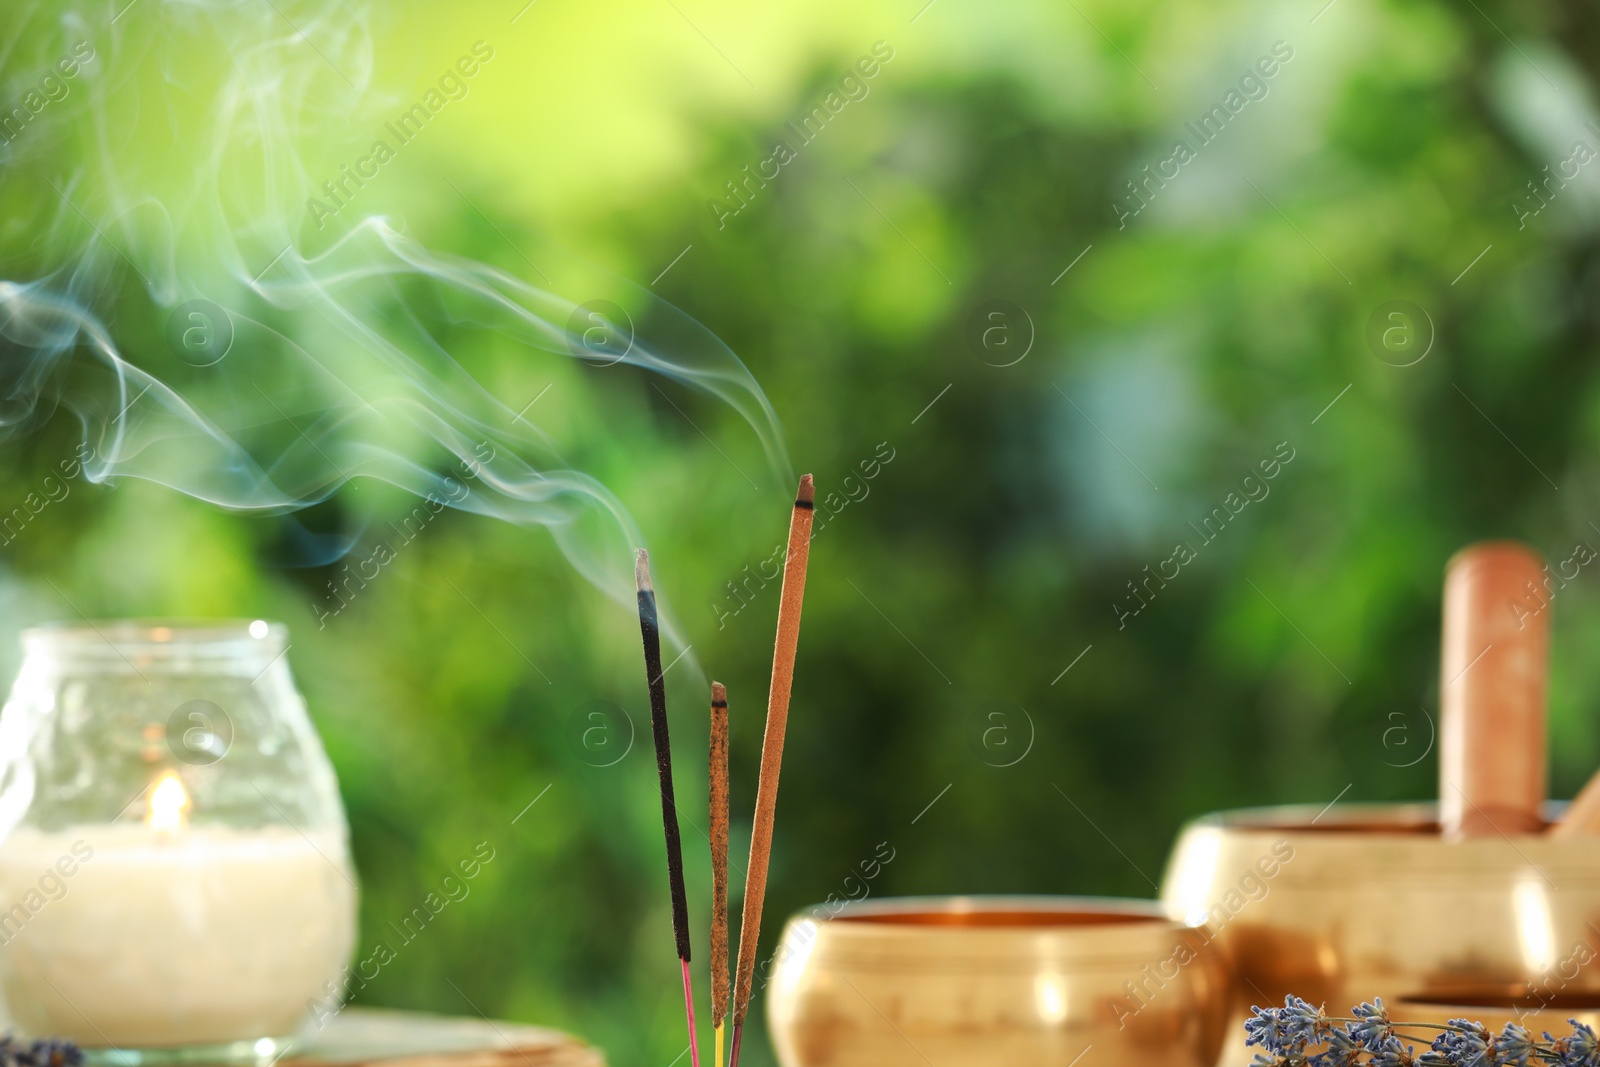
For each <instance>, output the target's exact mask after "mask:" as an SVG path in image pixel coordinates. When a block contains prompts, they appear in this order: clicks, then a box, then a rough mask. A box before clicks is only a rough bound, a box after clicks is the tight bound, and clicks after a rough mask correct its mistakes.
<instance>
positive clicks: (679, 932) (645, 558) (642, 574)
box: [633, 548, 700, 1067]
mask: <svg viewBox="0 0 1600 1067" xmlns="http://www.w3.org/2000/svg"><path fill="white" fill-rule="evenodd" d="M633 576H634V581H635V582H636V583H637V585H638V587H639V632H640V634H641V635H642V636H643V637H644V673H645V678H646V680H647V681H648V682H649V684H650V731H651V734H652V735H653V736H654V738H655V743H656V770H657V771H658V772H659V774H660V776H661V823H662V826H663V828H664V829H665V830H666V836H667V879H668V881H669V882H670V883H671V886H672V933H673V935H674V936H675V937H676V938H677V940H678V962H679V963H681V964H682V965H683V1009H684V1012H685V1013H686V1014H687V1015H688V1018H689V1050H690V1052H691V1053H692V1057H691V1058H692V1059H693V1061H694V1067H700V1046H699V1045H698V1044H697V1043H696V1042H695V1035H694V990H693V988H692V987H691V985H690V982H689V901H688V898H687V896H686V895H685V894H684V891H683V842H682V841H680V840H679V838H678V805H677V801H676V800H675V799H674V797H673V794H672V741H671V740H670V739H669V738H668V737H667V687H666V683H665V682H663V681H662V678H661V674H662V671H661V626H660V623H659V621H658V620H657V618H656V593H655V589H654V587H652V586H651V584H650V556H649V554H648V553H647V552H645V550H644V549H642V548H641V549H639V551H638V554H637V556H636V557H635V563H634V571H633Z"/></svg>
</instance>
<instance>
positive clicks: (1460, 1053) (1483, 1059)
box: [1433, 1019, 1490, 1067]
mask: <svg viewBox="0 0 1600 1067" xmlns="http://www.w3.org/2000/svg"><path fill="white" fill-rule="evenodd" d="M1450 1026H1452V1027H1453V1028H1454V1029H1450V1030H1446V1031H1445V1032H1444V1033H1442V1034H1440V1035H1439V1036H1438V1037H1436V1038H1434V1039H1433V1050H1434V1051H1435V1052H1437V1053H1439V1054H1440V1055H1441V1056H1442V1057H1444V1059H1445V1061H1446V1062H1447V1063H1449V1064H1450V1065H1451V1067H1490V1060H1489V1044H1490V1037H1489V1031H1488V1029H1487V1028H1486V1027H1485V1026H1484V1025H1483V1024H1482V1023H1475V1022H1473V1021H1471V1020H1470V1019H1451V1020H1450Z"/></svg>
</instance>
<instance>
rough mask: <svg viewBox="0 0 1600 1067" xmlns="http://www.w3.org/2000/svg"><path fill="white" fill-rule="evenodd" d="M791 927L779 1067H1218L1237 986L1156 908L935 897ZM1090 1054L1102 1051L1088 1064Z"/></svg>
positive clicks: (853, 909) (777, 1027)
mask: <svg viewBox="0 0 1600 1067" xmlns="http://www.w3.org/2000/svg"><path fill="white" fill-rule="evenodd" d="M821 910H822V909H820V908H818V909H812V912H811V913H807V912H802V913H800V914H798V915H796V916H795V917H794V918H792V919H790V920H789V924H788V926H787V927H786V928H785V929H784V934H783V940H782V942H781V943H780V945H779V947H778V952H777V954H776V956H775V957H774V962H773V965H772V967H771V968H770V973H771V975H772V982H771V985H770V987H769V988H768V990H767V1017H768V1022H769V1025H770V1028H771V1031H772V1037H773V1042H774V1044H775V1045H776V1046H777V1050H778V1062H779V1063H781V1064H782V1065H783V1067H927V1064H929V1063H935V1062H936V1063H948V1064H957V1063H959V1064H961V1065H962V1067H1002V1065H1004V1067H1015V1065H1016V1064H1029V1065H1030V1067H1031V1065H1057V1067H1067V1065H1068V1064H1072V1063H1076V1062H1077V1061H1078V1058H1079V1057H1080V1056H1081V1057H1083V1060H1082V1063H1081V1065H1080V1067H1212V1065H1213V1064H1214V1063H1215V1062H1216V1058H1217V1052H1218V1050H1219V1049H1220V1047H1221V1044H1222V1039H1223V1032H1222V1027H1223V1025H1224V1024H1225V1021H1226V1017H1227V1013H1228V1009H1229V997H1228V988H1229V981H1228V975H1227V972H1226V970H1225V968H1224V966H1223V963H1222V957H1221V955H1220V953H1218V952H1217V951H1216V949H1215V948H1214V947H1213V945H1212V944H1211V938H1210V935H1209V934H1208V932H1207V931H1206V930H1205V929H1203V928H1196V927H1194V926H1189V925H1185V924H1183V923H1180V922H1174V921H1172V920H1170V919H1168V918H1167V917H1166V916H1165V914H1164V912H1163V911H1162V910H1161V908H1160V906H1159V905H1157V904H1155V903H1154V902H1143V901H1118V900H1103V899H1091V898H1075V897H926V898H905V899H898V900H884V901H877V902H872V903H861V904H852V905H847V906H846V907H845V908H844V909H843V910H841V911H840V912H839V913H838V914H837V915H835V916H833V917H831V918H821V919H819V918H815V917H813V915H814V914H815V913H818V912H820V911H821ZM1091 1050H1092V1051H1091Z"/></svg>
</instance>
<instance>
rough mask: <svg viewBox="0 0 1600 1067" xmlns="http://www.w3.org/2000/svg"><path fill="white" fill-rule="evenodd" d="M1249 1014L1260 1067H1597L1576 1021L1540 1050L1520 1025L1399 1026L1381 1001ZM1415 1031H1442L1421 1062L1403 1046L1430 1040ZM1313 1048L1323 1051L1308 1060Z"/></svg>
mask: <svg viewBox="0 0 1600 1067" xmlns="http://www.w3.org/2000/svg"><path fill="white" fill-rule="evenodd" d="M1251 1014H1252V1017H1251V1018H1250V1019H1248V1020H1246V1021H1245V1034H1246V1040H1245V1044H1246V1045H1259V1046H1261V1047H1262V1048H1263V1049H1265V1050H1266V1053H1267V1054H1266V1055H1258V1056H1257V1057H1256V1061H1255V1067H1600V1039H1597V1037H1596V1035H1595V1032H1594V1030H1593V1029H1592V1028H1590V1027H1588V1026H1586V1025H1584V1024H1583V1023H1580V1022H1578V1021H1577V1020H1576V1019H1571V1020H1568V1021H1569V1022H1570V1023H1571V1024H1572V1028H1573V1032H1572V1033H1571V1034H1570V1035H1568V1036H1565V1037H1561V1038H1556V1037H1552V1036H1551V1035H1550V1034H1549V1033H1548V1032H1547V1033H1545V1034H1544V1038H1545V1042H1546V1043H1541V1042H1539V1041H1536V1040H1534V1038H1533V1035H1532V1034H1531V1033H1530V1032H1529V1031H1528V1029H1527V1028H1526V1027H1523V1026H1519V1025H1517V1024H1516V1023H1507V1024H1506V1026H1505V1028H1504V1029H1503V1030H1501V1032H1500V1033H1499V1034H1498V1035H1495V1034H1491V1033H1490V1031H1489V1028H1488V1027H1486V1026H1484V1025H1483V1024H1482V1023H1480V1022H1474V1021H1472V1020H1470V1019H1451V1020H1449V1022H1448V1023H1446V1024H1444V1025H1440V1024H1438V1023H1421V1022H1396V1021H1395V1020H1394V1019H1393V1018H1392V1017H1391V1016H1390V1015H1389V1011H1388V1009H1387V1008H1385V1007H1384V1005H1383V1001H1382V1000H1381V999H1379V998H1376V997H1375V998H1373V1000H1372V1002H1371V1003H1369V1004H1359V1005H1357V1006H1356V1007H1355V1008H1353V1009H1351V1015H1350V1017H1348V1018H1346V1017H1340V1016H1330V1015H1328V1014H1327V1013H1326V1012H1325V1011H1324V1010H1323V1009H1322V1008H1315V1007H1312V1006H1311V1004H1310V1003H1308V1002H1307V1001H1305V1000H1303V999H1301V998H1299V997H1296V996H1289V997H1286V998H1284V1002H1283V1007H1281V1008H1261V1007H1254V1008H1252V1009H1251ZM1339 1024H1343V1025H1342V1026H1340V1025H1339ZM1417 1028H1421V1029H1428V1030H1438V1031H1440V1033H1439V1035H1438V1036H1437V1037H1435V1038H1434V1039H1433V1042H1432V1044H1431V1046H1430V1047H1429V1048H1428V1050H1427V1051H1425V1052H1423V1053H1421V1054H1420V1055H1418V1054H1417V1052H1416V1046H1415V1045H1409V1044H1407V1043H1406V1042H1407V1040H1411V1041H1421V1040H1425V1039H1424V1038H1420V1037H1418V1036H1416V1035H1414V1034H1409V1033H1406V1032H1404V1031H1406V1030H1409V1029H1417ZM1310 1046H1322V1049H1323V1050H1322V1051H1320V1052H1316V1053H1312V1054H1308V1053H1307V1052H1306V1049H1307V1048H1308V1047H1310Z"/></svg>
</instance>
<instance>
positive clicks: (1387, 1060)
mask: <svg viewBox="0 0 1600 1067" xmlns="http://www.w3.org/2000/svg"><path fill="white" fill-rule="evenodd" d="M1379 1010H1382V1009H1381V1008H1380V1009H1379ZM1367 1048H1368V1049H1370V1050H1371V1052H1372V1056H1371V1058H1370V1059H1368V1060H1367V1062H1368V1063H1369V1064H1371V1065H1372V1067H1416V1062H1417V1056H1416V1052H1417V1050H1416V1049H1415V1048H1413V1047H1412V1046H1410V1045H1406V1044H1403V1043H1402V1042H1401V1041H1400V1039H1399V1038H1398V1037H1395V1036H1394V1035H1393V1034H1390V1035H1389V1036H1388V1037H1386V1038H1384V1039H1383V1040H1382V1041H1381V1042H1379V1043H1377V1046H1376V1047H1373V1045H1372V1044H1368V1046H1367Z"/></svg>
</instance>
